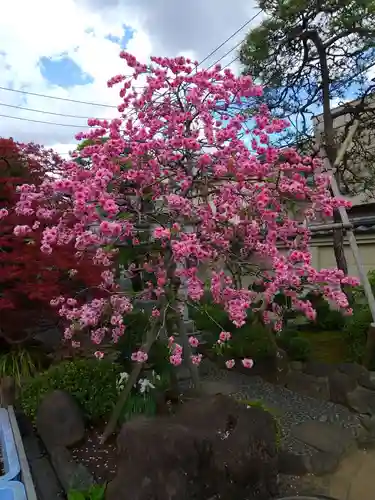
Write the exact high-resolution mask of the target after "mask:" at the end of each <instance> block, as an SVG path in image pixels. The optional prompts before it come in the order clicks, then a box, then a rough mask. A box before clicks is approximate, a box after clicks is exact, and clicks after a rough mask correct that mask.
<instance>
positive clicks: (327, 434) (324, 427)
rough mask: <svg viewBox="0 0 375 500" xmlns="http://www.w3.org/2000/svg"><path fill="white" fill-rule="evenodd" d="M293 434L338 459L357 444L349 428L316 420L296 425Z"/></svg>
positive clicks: (319, 450) (303, 441)
mask: <svg viewBox="0 0 375 500" xmlns="http://www.w3.org/2000/svg"><path fill="white" fill-rule="evenodd" d="M292 436H293V437H294V438H296V439H298V440H299V441H301V442H302V443H305V444H307V445H308V446H311V447H312V448H315V450H317V451H318V452H322V453H326V454H329V455H331V458H334V457H337V459H339V458H341V457H342V456H343V455H344V454H345V453H346V452H347V451H348V450H350V449H351V448H354V447H355V446H356V442H355V438H354V436H353V435H352V433H351V432H350V431H349V430H348V429H345V428H344V427H339V426H337V425H334V424H331V423H328V422H319V421H316V420H310V421H308V422H303V423H301V424H299V425H296V426H294V427H293V429H292Z"/></svg>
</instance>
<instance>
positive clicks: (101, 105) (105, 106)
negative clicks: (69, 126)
mask: <svg viewBox="0 0 375 500" xmlns="http://www.w3.org/2000/svg"><path fill="white" fill-rule="evenodd" d="M261 12H262V10H259V11H258V12H257V13H256V14H255V15H254V16H253V17H252V18H251V19H249V20H248V21H246V23H244V24H243V25H242V26H241V27H240V28H238V30H236V31H235V32H234V33H232V34H231V35H230V36H229V37H228V38H227V39H226V40H224V42H222V43H221V44H220V45H218V46H217V47H216V48H215V49H214V50H212V51H211V52H210V53H209V54H208V55H207V56H206V57H205V58H204V59H202V60H201V61H200V62H199V63H198V66H201V65H202V64H203V63H204V62H205V61H207V59H209V58H210V57H211V56H212V55H213V54H215V53H216V52H217V51H218V50H220V49H221V48H222V47H223V46H224V45H225V44H226V43H227V42H229V40H231V39H232V38H233V37H235V36H236V35H237V34H238V33H239V32H240V31H241V30H243V29H244V28H245V27H246V26H248V25H249V24H250V23H251V22H252V21H254V19H256V18H257V17H258V16H259V15H260V14H261ZM235 48H236V47H235ZM235 48H233V49H232V50H231V51H229V52H228V53H227V54H226V55H228V54H229V53H230V52H232V51H233V50H235ZM224 57H225V56H223V58H224ZM220 60H221V59H220ZM215 64H217V62H216V63H215ZM129 76H130V75H129ZM0 90H5V91H8V92H16V93H18V94H25V95H32V96H36V97H44V98H45V99H54V100H58V101H65V102H73V103H76V104H86V105H88V106H99V107H102V108H111V109H117V106H114V105H110V104H104V103H99V102H90V101H80V100H78V99H69V98H67V97H57V96H52V95H48V94H39V93H37V92H28V91H26V90H19V89H11V88H9V87H0ZM9 106H10V105H9ZM25 109H26V108H25ZM30 111H33V110H32V109H30ZM37 112H39V111H37ZM50 114H52V113H50ZM56 116H70V118H73V117H74V118H75V116H73V115H62V114H61V115H58V114H57V113H56ZM76 118H79V117H78V116H77V117H76ZM82 118H83V117H82Z"/></svg>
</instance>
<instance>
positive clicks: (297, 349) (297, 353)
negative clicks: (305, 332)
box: [286, 337, 311, 361]
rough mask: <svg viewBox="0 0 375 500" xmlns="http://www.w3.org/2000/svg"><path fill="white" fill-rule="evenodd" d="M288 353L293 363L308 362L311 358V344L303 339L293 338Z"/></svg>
mask: <svg viewBox="0 0 375 500" xmlns="http://www.w3.org/2000/svg"><path fill="white" fill-rule="evenodd" d="M286 352H287V354H288V356H289V358H290V359H291V360H292V361H307V360H308V359H309V358H310V356H311V346H310V342H309V341H308V340H307V339H304V338H302V337H293V338H291V339H290V340H289V345H288V347H287V349H286Z"/></svg>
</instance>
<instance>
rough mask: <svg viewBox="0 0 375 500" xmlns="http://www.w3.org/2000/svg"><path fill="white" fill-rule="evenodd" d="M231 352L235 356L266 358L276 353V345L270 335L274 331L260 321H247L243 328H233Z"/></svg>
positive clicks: (256, 358) (255, 358)
mask: <svg viewBox="0 0 375 500" xmlns="http://www.w3.org/2000/svg"><path fill="white" fill-rule="evenodd" d="M232 335H233V337H232V340H231V342H230V352H231V355H233V357H235V358H252V359H254V360H259V359H265V358H269V357H272V356H274V355H275V354H276V345H275V343H274V342H272V340H271V338H270V335H273V333H271V332H269V330H267V327H266V326H264V325H262V324H260V323H250V322H248V323H246V325H244V326H242V327H241V328H235V329H233V328H232Z"/></svg>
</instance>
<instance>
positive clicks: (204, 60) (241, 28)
mask: <svg viewBox="0 0 375 500" xmlns="http://www.w3.org/2000/svg"><path fill="white" fill-rule="evenodd" d="M261 12H262V9H261V10H260V11H259V12H257V14H255V15H254V16H253V17H252V18H251V19H249V20H248V21H246V23H244V24H243V25H242V26H241V27H240V28H238V30H237V31H235V32H234V33H232V34H231V36H229V37H228V38H227V39H226V40H224V42H223V43H221V44H220V45H218V46H217V47H216V49H214V50H213V51H212V52H210V53H209V54H208V56H206V57H205V58H204V59H202V61H200V62H199V63H198V66H201V65H202V64H203V63H204V62H206V61H207V59H209V58H210V57H211V56H212V55H214V54H215V53H216V52H217V51H218V50H220V49H221V47H224V45H225V44H226V43H227V42H229V40H232V38H233V37H235V36H236V35H237V34H238V33H239V32H240V31H242V30H243V29H244V28H246V26H248V25H249V24H250V23H251V22H252V21H254V19H256V18H257V17H258V16H259V15H260V14H261ZM241 43H242V42H241ZM215 64H217V63H215ZM215 64H214V65H215ZM214 65H213V66H214ZM210 68H211V66H210Z"/></svg>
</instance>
